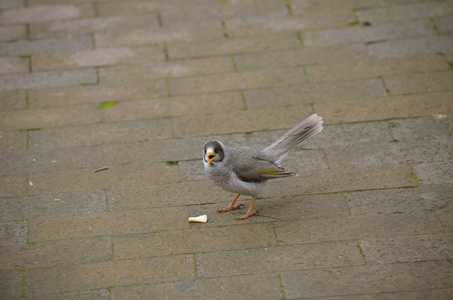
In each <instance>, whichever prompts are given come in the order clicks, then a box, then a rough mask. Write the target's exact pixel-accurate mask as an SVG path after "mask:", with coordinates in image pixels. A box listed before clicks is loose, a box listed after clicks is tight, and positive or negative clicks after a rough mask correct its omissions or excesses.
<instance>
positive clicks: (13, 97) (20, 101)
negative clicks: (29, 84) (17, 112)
mask: <svg viewBox="0 0 453 300" xmlns="http://www.w3.org/2000/svg"><path fill="white" fill-rule="evenodd" d="M26 97H27V96H26V92H25V91H24V90H10V91H1V92H0V110H13V109H25V108H26V107H27V101H26Z"/></svg>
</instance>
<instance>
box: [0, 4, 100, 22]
mask: <svg viewBox="0 0 453 300" xmlns="http://www.w3.org/2000/svg"><path fill="white" fill-rule="evenodd" d="M93 16H94V7H93V6H92V5H89V4H88V5H82V6H79V7H76V6H72V5H52V6H35V7H24V8H18V9H11V10H7V11H4V12H3V13H2V14H1V15H0V20H1V21H0V23H1V24H21V23H39V22H49V21H56V20H65V19H74V18H86V17H93Z"/></svg>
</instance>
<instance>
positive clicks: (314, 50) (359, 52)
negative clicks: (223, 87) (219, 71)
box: [234, 44, 368, 71]
mask: <svg viewBox="0 0 453 300" xmlns="http://www.w3.org/2000/svg"><path fill="white" fill-rule="evenodd" d="M367 56H368V49H367V48H366V46H365V45H359V44H357V45H336V46H331V47H307V48H303V49H297V50H284V51H269V52H260V53H247V54H236V55H234V61H235V62H236V67H237V69H238V70H239V71H245V70H257V69H275V68H288V67H297V66H306V65H313V64H335V63H338V61H342V62H347V61H356V60H363V59H365V58H367Z"/></svg>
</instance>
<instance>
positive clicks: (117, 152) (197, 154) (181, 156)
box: [103, 138, 206, 164]
mask: <svg viewBox="0 0 453 300" xmlns="http://www.w3.org/2000/svg"><path fill="white" fill-rule="evenodd" d="M205 142H206V140H205V139H204V138H190V139H165V140H159V141H157V140H154V141H151V142H143V143H127V144H114V145H104V147H103V148H104V152H105V162H106V164H125V163H139V164H143V163H153V162H178V161H181V160H192V159H201V156H202V150H201V149H202V147H203V145H204V143H205Z"/></svg>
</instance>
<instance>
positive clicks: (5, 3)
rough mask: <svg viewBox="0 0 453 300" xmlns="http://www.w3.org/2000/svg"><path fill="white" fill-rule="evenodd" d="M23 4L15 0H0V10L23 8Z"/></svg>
mask: <svg viewBox="0 0 453 300" xmlns="http://www.w3.org/2000/svg"><path fill="white" fill-rule="evenodd" d="M23 6H24V3H22V2H20V1H15V0H2V1H0V9H11V8H17V7H23Z"/></svg>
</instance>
